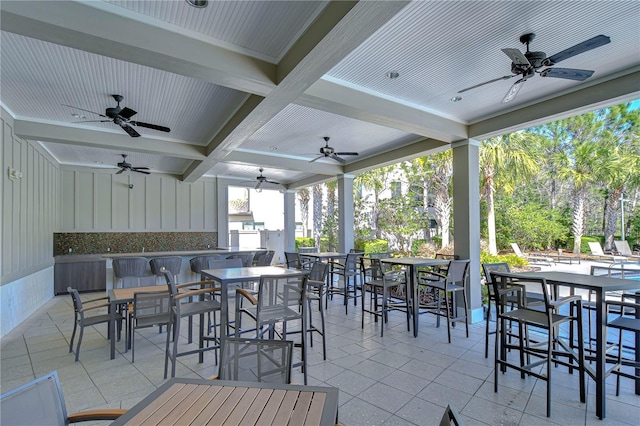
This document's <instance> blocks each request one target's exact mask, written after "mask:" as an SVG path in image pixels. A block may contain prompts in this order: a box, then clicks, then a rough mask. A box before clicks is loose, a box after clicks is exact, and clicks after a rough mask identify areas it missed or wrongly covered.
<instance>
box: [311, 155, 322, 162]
mask: <svg viewBox="0 0 640 426" xmlns="http://www.w3.org/2000/svg"><path fill="white" fill-rule="evenodd" d="M324 157H325V156H324V155H318V156H317V157H316V158H314V159H313V160H311V161H309V162H310V163H313V162H314V161H318V160H319V159H321V158H324Z"/></svg>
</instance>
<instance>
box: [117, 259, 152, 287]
mask: <svg viewBox="0 0 640 426" xmlns="http://www.w3.org/2000/svg"><path fill="white" fill-rule="evenodd" d="M112 265H113V288H118V285H117V284H118V281H121V282H122V288H128V287H140V278H146V277H152V276H153V275H151V274H149V273H148V272H147V258H146V257H119V258H116V259H113V261H112ZM128 278H135V279H136V284H135V285H132V284H131V283H128V280H127V279H128Z"/></svg>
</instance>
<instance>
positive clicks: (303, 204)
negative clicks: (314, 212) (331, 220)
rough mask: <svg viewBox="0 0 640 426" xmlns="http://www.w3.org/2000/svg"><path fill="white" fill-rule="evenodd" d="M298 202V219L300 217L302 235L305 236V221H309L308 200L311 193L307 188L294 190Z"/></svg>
mask: <svg viewBox="0 0 640 426" xmlns="http://www.w3.org/2000/svg"><path fill="white" fill-rule="evenodd" d="M296 194H297V195H298V202H299V203H300V219H302V235H303V236H304V237H307V222H308V221H309V201H311V193H310V192H309V188H301V189H299V190H298V191H296Z"/></svg>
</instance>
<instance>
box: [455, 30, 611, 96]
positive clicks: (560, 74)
mask: <svg viewBox="0 0 640 426" xmlns="http://www.w3.org/2000/svg"><path fill="white" fill-rule="evenodd" d="M535 36H536V35H535V34H534V33H529V34H524V35H522V36H520V42H521V43H522V44H524V45H525V46H527V51H526V52H525V53H524V54H523V53H522V52H520V50H518V49H511V48H505V49H502V51H503V52H504V53H505V54H506V55H507V56H508V57H509V58H510V59H511V73H512V74H511V75H505V76H504V77H498V78H494V79H493V80H489V81H485V82H484V83H480V84H476V85H475V86H471V87H467V88H466V89H462V90H460V91H459V92H458V93H463V92H466V91H467V90H471V89H475V88H476V87H480V86H484V85H485V84H489V83H493V82H495V81H500V80H508V79H510V78H512V77H515V76H520V79H519V80H518V81H516V82H515V83H514V84H513V86H511V88H510V89H509V91H508V92H507V94H506V95H505V96H504V98H503V99H502V102H503V103H507V102H509V101H511V100H512V99H513V98H515V96H516V95H517V94H518V92H519V91H520V88H521V87H522V85H523V84H524V82H525V81H527V80H528V79H529V78H531V77H533V76H535V75H536V73H537V74H540V76H541V77H554V78H564V79H568V80H576V81H584V80H586V79H587V78H589V77H591V76H592V75H593V73H594V71H591V70H581V69H574V68H545V69H543V70H541V68H544V67H551V66H553V65H555V64H557V63H558V62H560V61H564V60H565V59H568V58H571V57H572V56H575V55H578V54H580V53H584V52H587V51H589V50H592V49H595V48H597V47H600V46H604V45H605V44H608V43H610V42H611V39H610V38H609V37H607V36H604V35H598V36H595V37H593V38H590V39H589V40H585V41H583V42H582V43H578V44H576V45H575V46H572V47H569V48H568V49H565V50H563V51H561V52H558V53H556V54H555V55H552V56H549V57H547V55H546V53H544V52H531V51H529V43H531V41H532V40H533V39H534V38H535Z"/></svg>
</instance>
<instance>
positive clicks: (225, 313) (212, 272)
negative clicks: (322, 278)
mask: <svg viewBox="0 0 640 426" xmlns="http://www.w3.org/2000/svg"><path fill="white" fill-rule="evenodd" d="M303 272H305V271H303ZM201 273H202V276H203V277H207V278H210V279H212V280H213V281H215V282H217V283H219V284H220V289H221V292H220V293H221V295H220V307H221V309H220V326H221V327H222V326H226V327H227V332H226V333H220V335H221V338H224V337H227V336H228V335H229V294H228V293H229V285H230V284H240V283H243V282H250V281H258V280H260V277H261V276H262V275H279V276H282V277H287V276H295V275H299V274H300V271H298V270H295V269H287V268H281V267H280V266H252V267H248V268H225V269H203V270H202V271H201Z"/></svg>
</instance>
